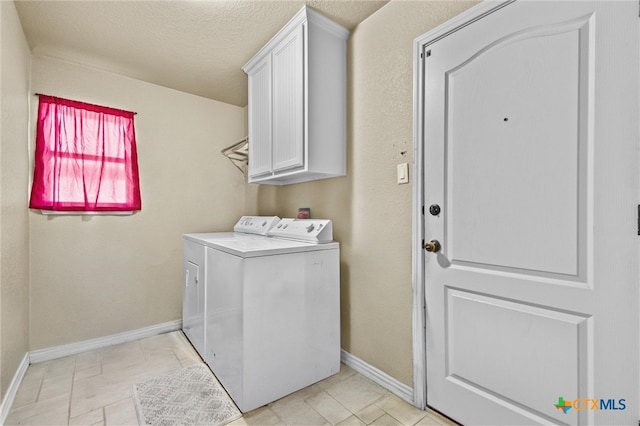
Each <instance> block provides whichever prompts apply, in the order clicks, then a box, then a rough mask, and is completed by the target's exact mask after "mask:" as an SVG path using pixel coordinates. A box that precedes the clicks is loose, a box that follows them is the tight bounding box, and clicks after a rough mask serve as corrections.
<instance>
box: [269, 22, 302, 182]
mask: <svg viewBox="0 0 640 426" xmlns="http://www.w3.org/2000/svg"><path fill="white" fill-rule="evenodd" d="M304 29H305V25H301V26H299V27H298V28H296V29H295V30H294V31H293V32H291V34H289V35H288V36H287V37H286V38H285V39H284V40H282V41H281V42H280V43H278V45H277V46H276V47H275V48H274V50H273V54H272V61H273V126H274V127H273V171H274V172H278V171H282V170H287V169H292V168H296V167H301V166H303V165H304V69H305V67H304V61H305V58H304V35H305V32H304Z"/></svg>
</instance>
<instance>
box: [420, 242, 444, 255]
mask: <svg viewBox="0 0 640 426" xmlns="http://www.w3.org/2000/svg"><path fill="white" fill-rule="evenodd" d="M441 248H442V246H441V245H440V242H439V241H438V240H431V241H429V242H427V243H425V244H424V249H425V250H426V251H428V252H429V253H437V252H439V251H440V249H441Z"/></svg>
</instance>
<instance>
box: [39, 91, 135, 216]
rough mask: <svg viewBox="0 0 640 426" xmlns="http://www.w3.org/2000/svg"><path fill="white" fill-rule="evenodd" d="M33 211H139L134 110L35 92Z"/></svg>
mask: <svg viewBox="0 0 640 426" xmlns="http://www.w3.org/2000/svg"><path fill="white" fill-rule="evenodd" d="M39 97H40V104H39V107H38V124H37V129H36V149H35V164H34V171H33V185H32V187H31V200H30V202H29V207H30V208H32V209H41V210H53V211H76V212H78V211H80V212H82V211H86V212H110V211H113V212H117V211H135V210H140V209H141V204H142V203H141V199H140V184H139V179H138V158H137V154H136V138H135V130H134V125H133V116H134V115H135V113H133V112H129V111H122V110H118V109H113V108H107V107H103V106H97V105H91V104H86V103H83V102H76V101H71V100H67V99H61V98H56V97H53V96H45V95H39Z"/></svg>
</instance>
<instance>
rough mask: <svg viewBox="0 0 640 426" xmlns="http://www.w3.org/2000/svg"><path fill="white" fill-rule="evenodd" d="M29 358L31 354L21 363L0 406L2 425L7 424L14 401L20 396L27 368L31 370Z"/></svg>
mask: <svg viewBox="0 0 640 426" xmlns="http://www.w3.org/2000/svg"><path fill="white" fill-rule="evenodd" d="M29 358H30V357H29V352H27V353H26V354H24V357H23V358H22V361H20V365H18V369H17V370H16V374H14V375H13V379H11V383H10V384H9V388H8V389H7V393H6V394H5V395H4V398H3V399H2V404H0V425H3V424H5V422H6V421H7V417H9V412H10V411H11V406H12V405H13V401H14V400H15V399H16V395H17V394H18V388H19V387H20V383H22V379H24V375H25V374H26V373H27V368H29Z"/></svg>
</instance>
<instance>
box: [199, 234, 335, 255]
mask: <svg viewBox="0 0 640 426" xmlns="http://www.w3.org/2000/svg"><path fill="white" fill-rule="evenodd" d="M206 245H207V247H211V248H213V249H216V250H220V251H223V252H225V253H229V254H233V255H235V256H240V257H258V256H272V255H277V254H287V253H299V252H310V251H318V250H332V249H337V248H338V247H339V244H338V243H326V244H314V243H308V242H304V241H293V240H285V239H280V238H271V237H258V238H256V236H253V238H246V237H245V238H235V239H219V240H212V241H209V242H208V243H207V244H206Z"/></svg>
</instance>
